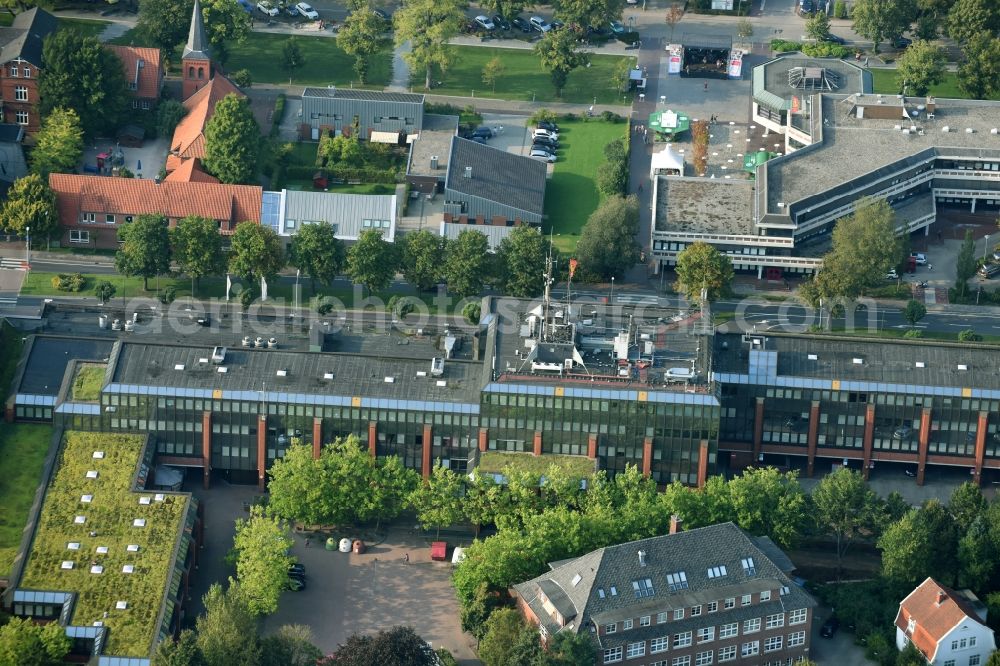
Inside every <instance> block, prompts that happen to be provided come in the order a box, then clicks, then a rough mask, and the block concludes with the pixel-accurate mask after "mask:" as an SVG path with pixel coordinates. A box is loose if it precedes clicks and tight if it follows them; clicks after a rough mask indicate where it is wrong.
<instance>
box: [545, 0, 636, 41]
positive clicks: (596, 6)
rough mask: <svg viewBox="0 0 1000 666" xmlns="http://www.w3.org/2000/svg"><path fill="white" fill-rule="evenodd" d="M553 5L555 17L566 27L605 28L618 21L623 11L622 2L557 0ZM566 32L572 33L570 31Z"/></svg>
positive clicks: (620, 0) (618, 0) (616, 0)
mask: <svg viewBox="0 0 1000 666" xmlns="http://www.w3.org/2000/svg"><path fill="white" fill-rule="evenodd" d="M554 5H555V10H556V16H557V17H559V18H560V19H562V20H563V21H564V22H565V23H566V25H578V26H585V25H603V26H606V25H608V23H609V22H611V21H617V20H620V19H621V17H622V10H624V9H625V3H624V1H623V0H557V2H555V3H554ZM550 32H557V31H556V30H551V31H550ZM559 32H561V31H559ZM566 32H570V33H572V31H571V30H567V31H566Z"/></svg>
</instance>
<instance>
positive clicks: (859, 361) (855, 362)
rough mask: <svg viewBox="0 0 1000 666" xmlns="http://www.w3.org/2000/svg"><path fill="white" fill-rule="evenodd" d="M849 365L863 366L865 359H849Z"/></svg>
mask: <svg viewBox="0 0 1000 666" xmlns="http://www.w3.org/2000/svg"><path fill="white" fill-rule="evenodd" d="M851 363H853V364H854V365H864V364H865V359H863V358H852V359H851Z"/></svg>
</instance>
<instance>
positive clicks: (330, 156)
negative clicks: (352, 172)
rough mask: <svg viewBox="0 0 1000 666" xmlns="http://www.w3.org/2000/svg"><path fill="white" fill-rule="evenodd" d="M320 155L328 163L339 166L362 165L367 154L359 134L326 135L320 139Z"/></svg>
mask: <svg viewBox="0 0 1000 666" xmlns="http://www.w3.org/2000/svg"><path fill="white" fill-rule="evenodd" d="M318 154H319V157H320V158H322V159H323V160H325V161H326V163H327V164H331V165H334V164H336V165H338V166H361V165H362V164H364V161H365V155H364V151H363V150H362V149H361V141H360V139H359V138H358V136H357V135H350V136H347V135H344V134H341V135H340V136H331V135H329V134H328V135H325V136H323V137H321V138H320V140H319V148H318Z"/></svg>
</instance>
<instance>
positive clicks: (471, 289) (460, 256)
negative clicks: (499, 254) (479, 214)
mask: <svg viewBox="0 0 1000 666" xmlns="http://www.w3.org/2000/svg"><path fill="white" fill-rule="evenodd" d="M489 247H490V244H489V241H488V240H487V239H486V236H485V234H483V233H481V232H479V231H475V230H473V229H466V230H464V231H462V232H461V233H459V234H458V237H457V238H455V239H454V240H451V241H448V244H447V245H445V248H444V279H445V282H446V283H447V284H448V291H449V292H451V293H452V294H457V295H458V296H462V297H468V296H476V295H477V294H480V293H482V291H483V285H484V284H485V283H486V281H487V280H488V279H489V272H490V270H489V269H490V254H489Z"/></svg>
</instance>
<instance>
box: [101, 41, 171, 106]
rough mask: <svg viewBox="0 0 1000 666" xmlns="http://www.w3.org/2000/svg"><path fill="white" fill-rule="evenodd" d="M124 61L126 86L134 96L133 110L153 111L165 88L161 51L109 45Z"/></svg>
mask: <svg viewBox="0 0 1000 666" xmlns="http://www.w3.org/2000/svg"><path fill="white" fill-rule="evenodd" d="M107 48H108V49H110V50H111V51H112V52H114V54H115V55H116V56H118V59H119V60H121V61H122V69H123V70H124V72H125V85H126V86H128V90H129V94H130V95H131V96H132V108H133V109H135V110H137V111H152V110H154V109H156V103H157V102H158V101H159V99H160V90H161V89H162V88H163V65H162V64H161V62H160V49H151V48H145V47H138V46H115V45H112V44H109V45H107Z"/></svg>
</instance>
